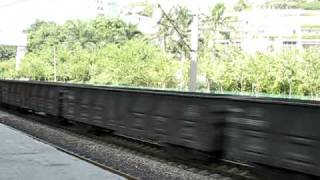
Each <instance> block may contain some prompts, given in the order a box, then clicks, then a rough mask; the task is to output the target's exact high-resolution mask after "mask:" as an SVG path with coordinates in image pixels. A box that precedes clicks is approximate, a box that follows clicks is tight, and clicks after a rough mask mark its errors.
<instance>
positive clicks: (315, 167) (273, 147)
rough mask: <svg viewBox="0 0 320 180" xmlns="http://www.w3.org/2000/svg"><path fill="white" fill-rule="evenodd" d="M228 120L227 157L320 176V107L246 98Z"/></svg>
mask: <svg viewBox="0 0 320 180" xmlns="http://www.w3.org/2000/svg"><path fill="white" fill-rule="evenodd" d="M236 105H237V107H238V112H237V115H235V116H233V117H230V118H229V119H228V120H227V123H226V128H225V133H226V135H227V136H226V139H225V140H226V141H225V155H226V156H227V157H228V158H238V159H241V160H243V161H248V162H251V163H256V164H259V165H266V166H270V167H277V168H282V169H288V170H292V171H297V172H301V173H306V174H311V175H315V176H320V104H319V102H315V101H303V100H285V99H272V98H251V99H248V98H243V99H242V100H241V101H240V102H237V103H236Z"/></svg>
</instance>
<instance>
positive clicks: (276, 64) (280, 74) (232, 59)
mask: <svg viewBox="0 0 320 180" xmlns="http://www.w3.org/2000/svg"><path fill="white" fill-rule="evenodd" d="M319 58H320V53H319V49H318V48H315V49H313V48H311V49H307V50H305V51H297V50H287V51H283V52H280V53H276V54H270V53H269V54H262V53H257V54H255V55H248V54H245V53H244V52H242V51H241V50H239V49H238V48H233V49H228V53H226V52H223V51H221V52H220V53H219V56H218V58H217V57H216V58H215V59H214V60H212V58H211V59H210V57H206V56H203V58H200V59H199V72H200V74H201V75H203V76H205V77H206V81H205V84H202V85H201V87H202V88H203V89H206V90H209V91H220V92H223V91H233V92H250V93H252V94H257V93H268V94H283V95H290V96H291V95H304V96H305V95H308V96H312V97H319V95H320V91H319V90H320V84H319V80H320V79H319V77H320V76H319V73H320V71H319V69H318V68H319V66H320V63H319V61H318V59H319Z"/></svg>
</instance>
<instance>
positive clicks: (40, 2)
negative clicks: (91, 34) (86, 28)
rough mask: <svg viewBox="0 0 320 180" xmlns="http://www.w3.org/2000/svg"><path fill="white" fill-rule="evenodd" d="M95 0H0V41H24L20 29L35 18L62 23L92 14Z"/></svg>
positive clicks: (87, 17)
mask: <svg viewBox="0 0 320 180" xmlns="http://www.w3.org/2000/svg"><path fill="white" fill-rule="evenodd" d="M95 2H96V1H95V0H0V43H1V42H8V41H10V42H13V44H14V43H21V41H25V40H24V39H25V37H24V35H23V34H22V31H23V30H24V29H26V28H28V27H29V26H30V25H31V24H32V23H34V22H35V20H36V19H42V20H48V21H55V22H57V23H63V22H64V21H65V20H67V19H76V18H79V19H89V18H90V17H92V16H94V13H95V12H94V10H95V8H96V6H95Z"/></svg>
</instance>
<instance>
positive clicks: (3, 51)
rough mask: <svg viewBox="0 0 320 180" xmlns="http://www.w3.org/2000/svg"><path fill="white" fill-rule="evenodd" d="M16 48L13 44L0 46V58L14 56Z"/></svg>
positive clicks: (7, 58)
mask: <svg viewBox="0 0 320 180" xmlns="http://www.w3.org/2000/svg"><path fill="white" fill-rule="evenodd" d="M16 52H17V48H16V47H15V46H6V45H1V46H0V60H1V61H2V60H9V59H11V58H14V57H15V56H16Z"/></svg>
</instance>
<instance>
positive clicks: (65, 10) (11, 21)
mask: <svg viewBox="0 0 320 180" xmlns="http://www.w3.org/2000/svg"><path fill="white" fill-rule="evenodd" d="M134 1H137V0H134ZM151 1H161V2H162V3H164V4H168V3H169V2H170V3H172V2H173V1H176V2H178V3H179V4H180V3H183V4H186V5H191V4H192V5H193V4H195V3H198V4H202V5H203V3H204V2H205V3H208V2H210V3H212V2H217V1H219V0H198V1H194V0H151ZM165 1H166V2H165ZM230 1H235V0H227V2H230ZM118 2H119V3H121V4H126V3H127V4H128V3H130V2H132V0H118ZM225 2H226V1H225ZM95 10H96V0H0V44H1V43H3V42H7V41H14V42H21V41H25V40H23V39H25V38H24V37H23V35H22V30H24V29H26V28H27V27H29V26H30V25H31V24H32V23H34V22H35V20H36V19H42V20H51V21H55V22H58V23H63V22H64V21H65V20H67V19H77V18H79V19H90V18H92V17H94V16H95V15H96V11H95Z"/></svg>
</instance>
